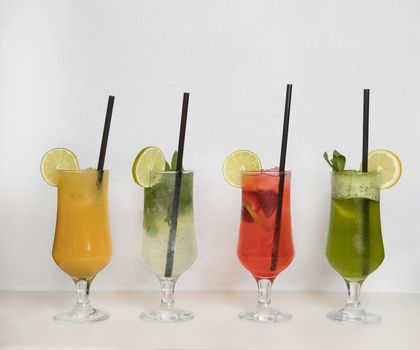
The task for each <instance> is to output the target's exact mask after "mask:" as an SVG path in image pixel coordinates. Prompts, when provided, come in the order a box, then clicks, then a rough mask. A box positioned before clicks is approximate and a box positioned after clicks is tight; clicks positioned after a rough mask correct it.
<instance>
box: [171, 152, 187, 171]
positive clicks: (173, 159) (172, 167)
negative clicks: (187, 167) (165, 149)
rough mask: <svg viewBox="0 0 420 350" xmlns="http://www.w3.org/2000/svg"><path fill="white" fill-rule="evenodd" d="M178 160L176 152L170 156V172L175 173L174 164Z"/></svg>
mask: <svg viewBox="0 0 420 350" xmlns="http://www.w3.org/2000/svg"><path fill="white" fill-rule="evenodd" d="M177 160H178V151H175V152H174V154H173V155H172V160H171V170H172V171H175V170H176V162H177ZM181 170H182V171H184V167H182V169H181Z"/></svg>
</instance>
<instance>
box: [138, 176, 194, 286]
mask: <svg viewBox="0 0 420 350" xmlns="http://www.w3.org/2000/svg"><path fill="white" fill-rule="evenodd" d="M175 177H176V172H174V171H167V172H154V173H152V174H151V178H152V182H153V183H156V184H155V185H154V186H152V187H149V188H145V189H144V212H143V213H144V214H143V215H144V217H143V233H142V237H141V247H140V258H141V260H142V261H143V263H144V264H145V265H146V267H147V268H148V269H149V270H151V271H152V272H153V273H154V274H155V275H156V276H157V277H158V278H159V279H164V278H165V268H166V262H167V261H166V259H167V251H168V239H169V231H170V223H171V207H172V201H173V194H174V188H175ZM196 257H197V245H196V240H195V229H194V211H193V173H192V172H183V173H182V178H181V189H180V198H179V207H178V223H177V230H176V244H175V253H174V262H173V270H172V277H171V278H172V279H173V280H175V281H176V280H177V279H178V277H179V276H180V275H181V274H182V273H183V272H185V271H186V270H187V269H188V268H189V267H190V266H191V265H192V264H193V262H194V261H195V259H196Z"/></svg>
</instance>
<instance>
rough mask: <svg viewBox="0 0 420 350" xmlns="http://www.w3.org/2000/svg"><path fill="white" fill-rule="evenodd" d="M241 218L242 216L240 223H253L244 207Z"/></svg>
mask: <svg viewBox="0 0 420 350" xmlns="http://www.w3.org/2000/svg"><path fill="white" fill-rule="evenodd" d="M241 216H242V221H245V222H247V223H249V224H252V223H253V222H254V219H253V218H252V216H251V214H250V213H249V211H248V209H247V208H246V207H242V213H241Z"/></svg>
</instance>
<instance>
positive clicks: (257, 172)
mask: <svg viewBox="0 0 420 350" xmlns="http://www.w3.org/2000/svg"><path fill="white" fill-rule="evenodd" d="M291 174H292V172H291V171H290V170H285V171H280V170H270V169H268V170H263V169H261V170H244V171H241V175H255V176H256V175H272V176H280V175H291Z"/></svg>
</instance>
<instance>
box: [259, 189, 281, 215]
mask: <svg viewBox="0 0 420 350" xmlns="http://www.w3.org/2000/svg"><path fill="white" fill-rule="evenodd" d="M255 194H256V196H257V200H258V204H259V205H260V207H261V209H262V210H263V212H264V214H265V216H267V217H268V216H271V215H272V214H273V213H274V211H275V210H276V209H277V202H278V196H277V193H276V192H274V191H263V190H258V191H256V193H255Z"/></svg>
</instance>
